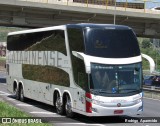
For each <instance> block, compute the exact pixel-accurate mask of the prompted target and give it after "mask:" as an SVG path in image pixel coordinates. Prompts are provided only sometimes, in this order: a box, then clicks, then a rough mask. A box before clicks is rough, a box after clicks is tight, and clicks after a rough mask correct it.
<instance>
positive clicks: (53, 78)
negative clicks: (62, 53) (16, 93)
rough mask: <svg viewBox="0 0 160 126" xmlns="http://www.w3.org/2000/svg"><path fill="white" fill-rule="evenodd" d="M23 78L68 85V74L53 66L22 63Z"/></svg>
mask: <svg viewBox="0 0 160 126" xmlns="http://www.w3.org/2000/svg"><path fill="white" fill-rule="evenodd" d="M22 75H23V77H24V79H28V80H33V81H38V82H44V83H50V84H56V85H61V86H66V87H69V84H70V83H69V74H68V73H67V72H65V71H63V70H62V69H59V68H57V67H53V66H40V65H27V64H23V65H22Z"/></svg>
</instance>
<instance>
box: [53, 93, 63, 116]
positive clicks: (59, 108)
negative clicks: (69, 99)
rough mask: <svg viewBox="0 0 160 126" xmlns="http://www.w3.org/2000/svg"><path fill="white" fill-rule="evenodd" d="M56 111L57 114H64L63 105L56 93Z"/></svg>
mask: <svg viewBox="0 0 160 126" xmlns="http://www.w3.org/2000/svg"><path fill="white" fill-rule="evenodd" d="M55 106H56V111H57V113H58V114H60V115H62V114H64V105H63V104H62V102H61V99H60V95H59V93H57V97H56V101H55Z"/></svg>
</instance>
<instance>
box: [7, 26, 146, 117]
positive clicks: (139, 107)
mask: <svg viewBox="0 0 160 126" xmlns="http://www.w3.org/2000/svg"><path fill="white" fill-rule="evenodd" d="M7 85H8V89H9V90H10V91H11V92H13V93H15V95H16V98H17V99H20V100H21V101H24V99H25V98H30V99H34V100H37V101H40V102H44V103H46V104H50V105H53V106H55V107H56V110H57V113H59V114H64V113H65V114H66V115H67V116H69V117H72V116H73V115H74V113H80V114H83V115H86V116H110V115H134V114H140V113H141V112H142V111H143V101H142V57H141V53H140V50H139V46H138V41H137V39H136V36H135V34H134V32H133V31H132V29H131V28H129V27H127V26H120V25H109V24H68V25H62V26H55V27H47V28H39V29H32V30H25V31H18V32H12V33H9V34H8V38H7Z"/></svg>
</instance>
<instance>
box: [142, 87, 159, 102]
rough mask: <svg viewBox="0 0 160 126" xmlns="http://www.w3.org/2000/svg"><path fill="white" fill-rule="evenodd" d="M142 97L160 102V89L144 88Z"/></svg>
mask: <svg viewBox="0 0 160 126" xmlns="http://www.w3.org/2000/svg"><path fill="white" fill-rule="evenodd" d="M143 91H144V97H147V98H152V99H159V100H160V87H155V86H144V87H143Z"/></svg>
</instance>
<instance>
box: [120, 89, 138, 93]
mask: <svg viewBox="0 0 160 126" xmlns="http://www.w3.org/2000/svg"><path fill="white" fill-rule="evenodd" d="M119 91H128V93H130V92H138V91H139V90H134V89H120V90H119Z"/></svg>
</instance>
